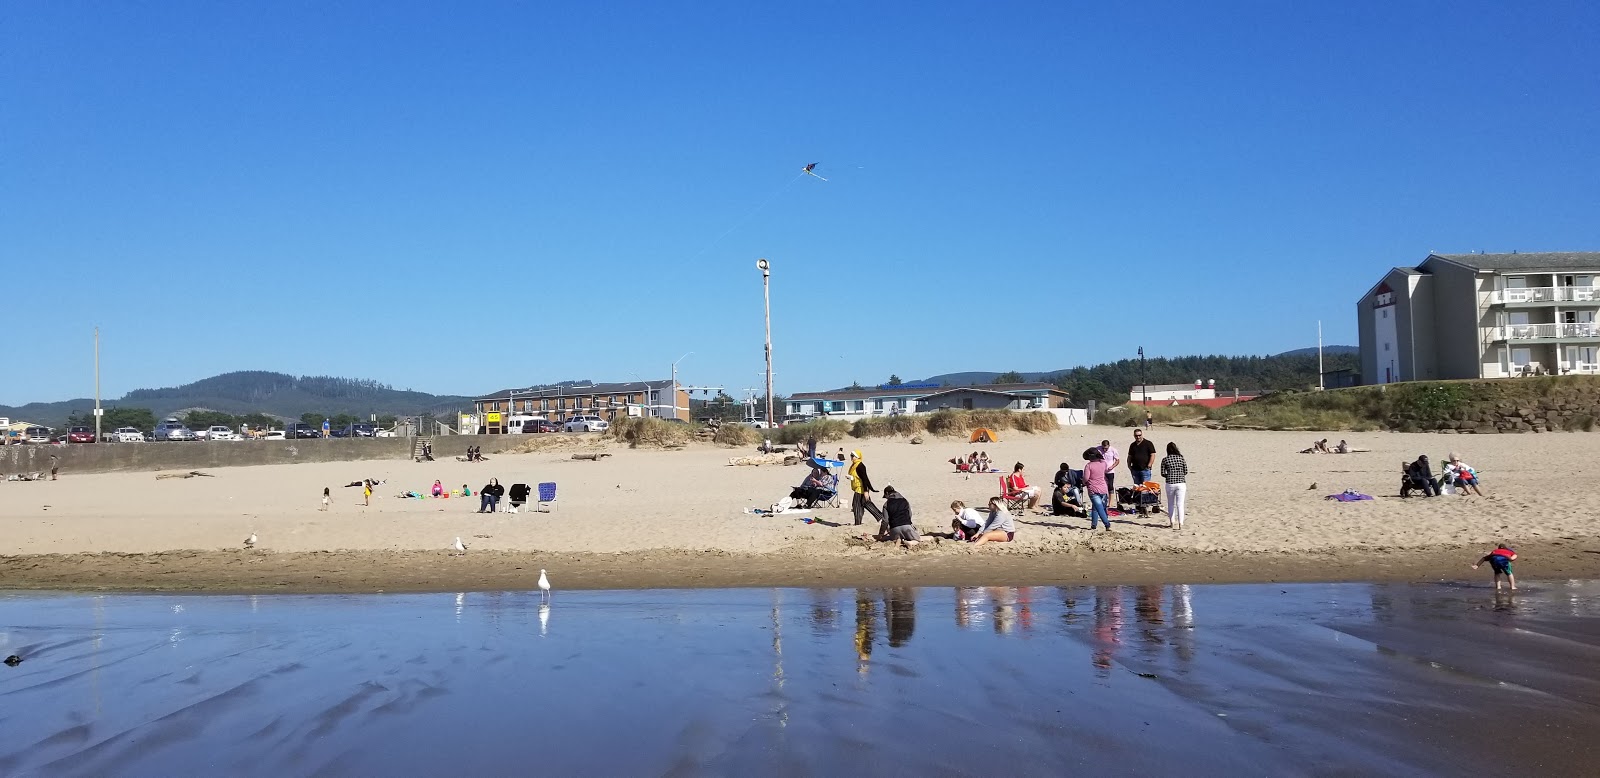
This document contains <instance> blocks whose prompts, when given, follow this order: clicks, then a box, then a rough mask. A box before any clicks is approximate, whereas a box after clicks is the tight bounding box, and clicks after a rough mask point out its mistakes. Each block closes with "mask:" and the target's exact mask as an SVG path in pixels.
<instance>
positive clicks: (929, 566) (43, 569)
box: [0, 538, 1600, 593]
mask: <svg viewBox="0 0 1600 778" xmlns="http://www.w3.org/2000/svg"><path fill="white" fill-rule="evenodd" d="M468 540H469V541H470V540H473V539H472V538H468ZM944 545H948V542H946V543H945V544H944ZM1486 550H1487V548H1486V547H1479V546H1472V547H1463V548H1442V549H1429V550H1407V551H1373V550H1363V549H1344V550H1340V551H1329V552H1325V553H1320V554H1307V553H1276V554H1274V553H1226V552H1177V551H1088V550H1078V551H1073V552H1041V551H1027V550H1017V549H1009V548H1005V547H1003V546H990V547H988V549H987V550H983V549H963V550H962V553H956V554H949V553H943V552H942V551H941V549H939V548H937V547H934V546H932V545H930V546H929V547H928V548H926V549H919V550H911V551H907V550H901V549H897V548H893V547H890V546H888V545H887V544H878V545H876V546H874V547H870V548H857V549H851V550H850V551H849V552H848V553H842V554H818V553H810V552H806V551H787V552H783V551H780V552H773V553H769V554H733V553H726V552H693V551H672V550H663V551H644V552H631V553H625V554H559V553H524V552H506V551H469V552H468V553H467V554H465V555H460V556H456V555H452V554H451V553H449V552H443V551H335V552H319V553H271V552H263V551H243V550H240V551H178V552H168V553H161V554H68V555H39V556H24V557H0V585H4V586H6V587H8V588H12V589H51V590H73V589H76V590H100V591H212V592H219V593H230V592H231V593H251V592H256V593H264V592H301V593H318V592H324V593H341V592H342V593H360V592H438V591H498V590H507V589H525V588H528V587H531V586H532V585H533V582H534V581H535V580H537V578H538V574H539V573H538V571H539V569H540V568H547V569H550V570H551V571H552V573H553V574H554V575H556V576H557V577H558V579H559V580H560V582H561V585H562V587H563V588H567V589H652V588H707V587H713V588H724V587H770V586H795V587H806V586H964V585H965V586H976V585H1007V586H1021V585H1030V586H1038V585H1061V584H1161V583H1170V582H1172V581H1192V582H1196V583H1251V582H1311V581H1401V582H1403V581H1474V582H1481V581H1485V580H1488V577H1489V574H1488V568H1484V569H1482V570H1479V571H1476V572H1475V571H1473V570H1471V569H1470V565H1471V563H1472V562H1473V561H1474V560H1475V559H1477V558H1479V557H1480V556H1481V555H1482V554H1483V553H1484V552H1485V551H1486ZM968 551H984V552H985V553H967V552H968ZM1519 551H1520V552H1521V561H1519V562H1518V570H1519V574H1520V575H1521V576H1523V577H1524V578H1525V579H1528V580H1532V579H1535V578H1552V579H1567V578H1600V539H1594V538H1588V539H1578V538H1568V539H1556V540H1553V541H1550V542H1545V543H1531V544H1524V545H1522V546H1519Z"/></svg>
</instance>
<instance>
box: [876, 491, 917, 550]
mask: <svg viewBox="0 0 1600 778" xmlns="http://www.w3.org/2000/svg"><path fill="white" fill-rule="evenodd" d="M883 512H884V514H885V516H884V518H883V523H882V525H881V526H880V527H878V535H879V537H881V538H882V539H884V540H893V541H895V542H896V543H899V544H900V545H903V546H914V545H916V544H917V543H919V542H921V540H922V538H921V537H919V536H918V535H917V526H916V525H915V524H913V523H912V522H911V503H910V502H909V501H907V500H906V497H905V495H903V494H901V493H900V492H898V491H895V488H894V487H893V486H885V487H883Z"/></svg>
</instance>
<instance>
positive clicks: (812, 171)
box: [800, 162, 828, 181]
mask: <svg viewBox="0 0 1600 778" xmlns="http://www.w3.org/2000/svg"><path fill="white" fill-rule="evenodd" d="M816 168H817V163H815V162H813V163H811V164H809V165H806V166H805V167H803V168H800V172H802V173H805V174H806V175H808V176H811V177H812V178H815V179H817V180H819V181H826V180H828V179H826V178H823V177H822V176H819V175H817V169H816Z"/></svg>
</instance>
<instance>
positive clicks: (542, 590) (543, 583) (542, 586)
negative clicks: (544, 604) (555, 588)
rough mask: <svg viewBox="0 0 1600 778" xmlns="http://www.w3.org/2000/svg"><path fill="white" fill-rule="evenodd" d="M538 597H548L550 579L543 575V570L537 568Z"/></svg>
mask: <svg viewBox="0 0 1600 778" xmlns="http://www.w3.org/2000/svg"><path fill="white" fill-rule="evenodd" d="M539 597H540V599H545V598H548V597H550V577H549V576H547V575H545V574H544V568H539Z"/></svg>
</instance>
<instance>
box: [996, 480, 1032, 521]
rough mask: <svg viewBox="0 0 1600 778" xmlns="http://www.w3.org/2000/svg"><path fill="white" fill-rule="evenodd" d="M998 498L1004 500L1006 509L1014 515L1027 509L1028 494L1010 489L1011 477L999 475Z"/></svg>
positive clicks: (1018, 514)
mask: <svg viewBox="0 0 1600 778" xmlns="http://www.w3.org/2000/svg"><path fill="white" fill-rule="evenodd" d="M1000 498H1001V499H1003V500H1005V501H1006V510H1007V511H1010V512H1011V514H1012V515H1014V516H1021V515H1023V514H1024V513H1026V512H1027V511H1028V495H1026V494H1023V493H1022V492H1015V491H1012V490H1011V479H1010V478H1008V477H1007V476H1000Z"/></svg>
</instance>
